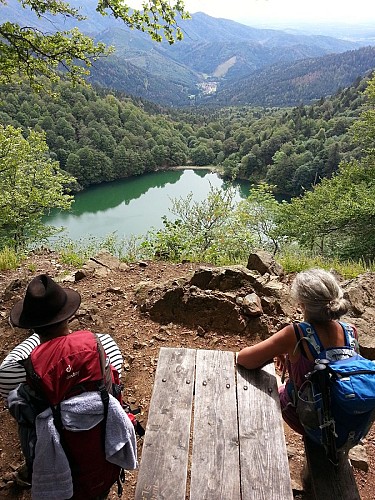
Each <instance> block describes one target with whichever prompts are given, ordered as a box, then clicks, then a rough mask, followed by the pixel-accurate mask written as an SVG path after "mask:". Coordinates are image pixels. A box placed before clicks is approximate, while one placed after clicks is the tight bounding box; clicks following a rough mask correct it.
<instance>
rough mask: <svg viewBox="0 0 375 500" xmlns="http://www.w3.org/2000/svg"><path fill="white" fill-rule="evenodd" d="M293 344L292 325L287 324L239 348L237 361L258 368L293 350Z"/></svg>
mask: <svg viewBox="0 0 375 500" xmlns="http://www.w3.org/2000/svg"><path fill="white" fill-rule="evenodd" d="M295 344H296V337H295V334H294V330H293V326H292V325H288V326H286V327H285V328H283V329H282V330H280V331H279V332H277V333H275V334H274V335H272V336H271V337H269V338H268V339H266V340H263V341H262V342H259V343H258V344H255V345H253V346H249V347H245V348H244V349H241V351H240V352H239V353H238V354H237V363H238V364H239V365H241V366H243V367H245V368H248V369H254V368H259V367H260V366H263V365H264V364H265V363H267V362H268V361H271V360H272V359H273V358H275V357H276V356H280V355H282V354H286V353H290V352H293V349H294V347H295Z"/></svg>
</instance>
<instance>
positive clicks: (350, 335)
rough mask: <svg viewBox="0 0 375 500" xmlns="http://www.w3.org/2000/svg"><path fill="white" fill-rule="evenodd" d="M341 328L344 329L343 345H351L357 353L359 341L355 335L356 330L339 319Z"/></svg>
mask: <svg viewBox="0 0 375 500" xmlns="http://www.w3.org/2000/svg"><path fill="white" fill-rule="evenodd" d="M339 324H340V325H341V327H342V329H343V330H344V336H345V345H346V347H351V348H352V349H354V350H355V352H357V353H358V354H359V342H358V336H357V330H356V329H355V328H354V327H353V326H352V325H349V324H348V323H344V322H343V321H339Z"/></svg>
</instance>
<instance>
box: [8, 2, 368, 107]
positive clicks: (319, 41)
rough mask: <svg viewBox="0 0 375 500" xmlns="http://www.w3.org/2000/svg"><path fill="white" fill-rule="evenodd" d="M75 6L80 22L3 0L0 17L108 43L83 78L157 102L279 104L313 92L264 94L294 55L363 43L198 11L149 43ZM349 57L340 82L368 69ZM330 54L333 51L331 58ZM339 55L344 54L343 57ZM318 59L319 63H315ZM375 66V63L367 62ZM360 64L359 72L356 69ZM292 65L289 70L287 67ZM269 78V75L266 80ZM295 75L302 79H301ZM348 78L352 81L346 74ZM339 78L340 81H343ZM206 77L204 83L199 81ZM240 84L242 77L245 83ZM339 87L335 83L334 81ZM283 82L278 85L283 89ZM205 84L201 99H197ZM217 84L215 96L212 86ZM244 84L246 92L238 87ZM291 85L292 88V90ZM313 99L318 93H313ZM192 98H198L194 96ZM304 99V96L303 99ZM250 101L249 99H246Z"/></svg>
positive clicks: (90, 8) (313, 57) (311, 59)
mask: <svg viewBox="0 0 375 500" xmlns="http://www.w3.org/2000/svg"><path fill="white" fill-rule="evenodd" d="M70 3H71V4H72V5H74V6H76V7H80V10H81V12H82V14H83V15H86V16H87V17H88V20H87V21H84V22H81V23H77V22H76V21H75V20H72V19H71V18H65V19H62V18H60V19H56V18H55V17H54V18H53V24H52V23H51V21H49V20H48V18H47V17H46V18H41V19H39V18H36V16H33V15H32V12H30V10H28V9H23V8H22V7H21V5H20V4H19V2H17V1H16V0H10V1H9V5H7V6H1V7H0V22H3V21H5V20H10V21H13V22H19V24H21V25H23V24H28V25H35V26H36V27H38V28H39V29H42V30H46V31H51V29H52V27H55V28H54V29H65V30H67V29H70V28H72V27H73V26H76V25H77V26H78V27H79V28H80V29H81V31H83V32H85V33H87V34H90V35H91V36H93V37H94V39H95V40H96V41H103V42H105V43H106V44H108V45H114V46H115V47H116V53H115V55H114V56H111V57H109V58H106V59H102V60H100V61H98V62H96V63H95V64H94V67H93V68H92V71H91V77H90V81H91V82H93V83H98V84H100V85H103V86H106V87H110V88H114V89H117V90H120V91H123V92H126V93H129V94H133V95H135V96H140V97H142V98H145V99H148V100H150V101H153V102H157V103H159V104H163V105H171V106H183V105H188V104H189V103H191V102H192V99H194V102H201V103H206V102H211V101H214V102H215V103H224V102H227V103H232V104H236V103H238V104H250V103H251V99H250V98H249V99H247V92H250V90H251V92H250V94H249V96H251V95H257V96H259V97H257V99H256V100H257V101H258V102H273V103H274V104H273V105H276V106H278V105H285V104H283V103H285V102H292V101H293V99H295V100H296V99H297V100H299V99H301V97H302V98H303V96H304V95H306V96H309V95H310V94H311V95H314V96H315V93H314V92H310V91H309V90H308V89H307V87H309V85H310V84H311V82H310V81H309V79H308V78H307V79H306V78H305V80H304V81H305V86H306V89H307V90H306V92H301V90H300V89H299V88H298V89H297V87H296V86H294V87H293V85H291V84H290V85H289V86H287V85H284V86H283V85H279V86H278V88H279V90H281V91H286V92H288V95H289V94H291V93H293V89H297V90H298V92H297V94H296V96H295V97H293V96H292V95H290V96H289V97H288V98H287V99H286V98H284V97H283V96H282V95H281V94H280V93H279V92H278V93H276V95H280V100H277V99H267V96H266V95H265V92H266V90H263V96H261V95H260V94H261V93H262V86H263V87H264V85H265V81H266V83H267V85H266V87H267V88H268V89H271V90H269V91H272V89H273V88H274V87H277V83H276V82H275V79H276V78H277V77H280V78H284V82H285V81H286V80H285V77H283V74H285V73H288V71H291V68H292V69H293V68H296V67H297V66H294V65H295V64H296V62H297V61H302V60H306V62H304V63H301V64H302V67H305V68H306V69H305V72H307V73H308V72H310V73H311V71H312V70H309V69H308V66H309V65H310V64H313V65H314V67H316V66H317V65H319V58H321V57H326V56H328V55H329V54H330V55H332V54H341V53H348V51H352V52H356V50H357V49H360V47H361V46H363V43H361V42H353V41H348V40H342V39H338V38H334V37H330V36H321V35H305V34H300V33H296V34H294V33H293V34H291V33H287V32H284V31H281V30H274V29H260V28H252V27H250V26H246V25H243V24H240V23H237V22H235V21H231V20H227V19H217V18H214V17H211V16H208V15H207V14H204V13H202V12H199V13H196V14H194V15H193V16H192V20H190V21H182V20H181V21H180V25H181V27H182V28H183V31H184V40H183V41H182V42H177V43H176V44H174V45H172V46H170V45H169V44H167V43H166V42H163V43H160V44H157V43H155V42H152V41H151V40H150V39H149V38H148V37H147V35H145V34H144V33H141V32H139V31H137V30H130V29H129V28H127V27H126V26H125V25H124V24H123V23H121V22H120V21H118V20H116V19H114V18H113V17H111V16H106V17H103V16H101V15H100V14H98V13H97V12H96V11H95V2H94V1H93V0H90V1H87V2H85V3H84V4H83V5H82V4H81V3H80V2H78V0H73V1H71V2H70ZM358 54H359V55H358V58H356V57H355V55H351V56H350V60H351V64H353V67H352V68H351V71H349V72H348V75H350V77H348V78H347V79H346V80H347V84H350V83H352V81H354V80H355V78H357V77H359V76H363V75H364V74H365V73H366V71H368V69H369V68H368V64H364V65H363V64H360V63H358V62H357V59H361V57H362V55H361V54H362V53H361V52H359V53H358ZM331 57H333V59H334V58H335V56H331ZM344 57H346V56H344ZM322 64H325V63H324V62H322ZM374 66H375V64H374ZM364 67H366V70H364ZM295 71H296V70H295V69H293V72H295ZM325 74H326V75H327V78H328V79H329V82H327V83H329V84H330V85H329V86H327V88H325V87H324V85H320V91H321V95H322V96H324V95H327V94H331V93H333V92H334V91H335V90H337V88H338V87H337V88H336V89H332V81H333V82H335V81H336V80H337V78H332V77H330V76H329V75H328V74H327V72H326V73H325ZM267 78H268V79H269V81H268V80H267ZM301 78H302V77H301ZM351 78H353V79H352V80H350V79H351ZM343 80H344V79H343ZM207 82H208V83H209V85H206V84H207ZM246 82H247V83H246ZM339 86H340V85H339ZM284 87H287V88H285V90H283V88H284ZM207 88H209V92H210V93H211V94H210V96H209V97H207V96H206V97H204V98H203V99H200V98H201V97H202V94H203V96H204V93H205V92H207V91H206V90H204V89H207ZM216 88H217V89H218V92H217V94H216V93H215V89H216ZM246 89H249V90H246ZM297 90H296V91H297ZM319 97H320V96H319ZM197 98H198V100H197ZM307 98H308V97H307ZM252 100H254V99H253V98H252Z"/></svg>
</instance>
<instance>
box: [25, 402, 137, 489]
mask: <svg viewBox="0 0 375 500" xmlns="http://www.w3.org/2000/svg"><path fill="white" fill-rule="evenodd" d="M103 416H104V415H103V405H102V404H101V398H100V394H99V393H98V392H88V393H83V394H80V395H78V396H75V397H73V398H70V399H68V400H66V401H63V402H62V403H61V417H62V422H63V426H64V429H66V431H70V432H83V431H89V430H90V429H93V428H94V427H95V426H96V425H97V424H98V423H99V422H101V421H102V420H103ZM36 433H37V442H36V447H35V459H34V473H33V481H32V489H31V492H32V497H33V499H34V498H35V499H47V498H48V499H50V498H56V499H57V498H61V499H66V498H71V497H72V495H73V479H72V476H71V473H70V465H69V462H68V459H67V457H66V455H65V452H64V449H63V448H62V446H61V442H60V434H59V432H58V431H57V429H56V427H55V426H54V423H53V414H52V411H51V409H50V408H47V410H45V411H44V412H43V413H41V414H39V415H38V417H37V418H36ZM87 452H89V450H87ZM105 458H106V460H107V461H108V462H110V463H113V464H116V465H118V466H119V467H121V468H123V469H135V468H136V467H137V459H136V439H135V432H134V426H133V424H132V423H131V421H130V420H129V418H128V417H127V415H126V414H125V412H124V411H123V409H122V407H121V405H120V404H119V402H118V401H117V400H116V399H115V398H114V397H113V396H110V398H109V406H108V414H107V422H106V429H105ZM57 487H58V488H59V497H58V496H57V495H56V493H57V491H56V488H57Z"/></svg>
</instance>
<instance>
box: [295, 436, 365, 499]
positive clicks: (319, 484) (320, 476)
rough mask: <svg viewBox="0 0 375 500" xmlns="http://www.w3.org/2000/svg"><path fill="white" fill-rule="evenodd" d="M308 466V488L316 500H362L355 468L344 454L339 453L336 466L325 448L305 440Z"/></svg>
mask: <svg viewBox="0 0 375 500" xmlns="http://www.w3.org/2000/svg"><path fill="white" fill-rule="evenodd" d="M305 453H306V459H307V466H308V475H307V478H306V480H307V484H306V485H305V486H306V489H307V490H308V491H309V492H310V494H311V497H312V498H315V499H316V500H318V499H319V500H320V499H323V498H324V500H360V498H361V497H360V495H359V492H358V488H357V484H356V482H355V478H354V475H353V469H352V467H351V465H350V463H349V461H348V458H347V456H345V455H344V454H341V455H339V464H338V466H336V467H335V466H334V465H333V464H332V463H331V462H330V461H329V460H328V458H327V456H326V454H325V451H324V449H323V448H321V447H319V446H317V445H315V444H314V443H312V442H311V441H309V440H305Z"/></svg>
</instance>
